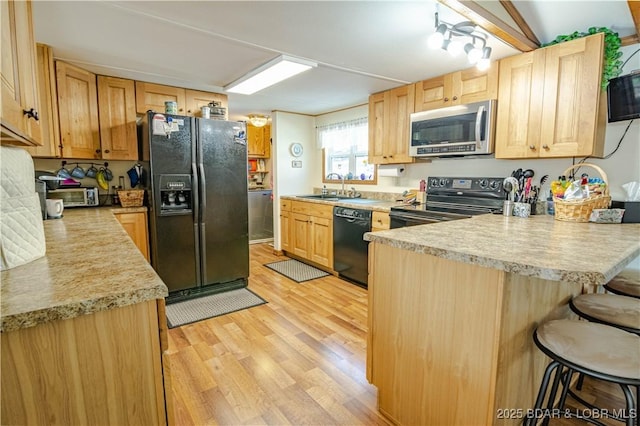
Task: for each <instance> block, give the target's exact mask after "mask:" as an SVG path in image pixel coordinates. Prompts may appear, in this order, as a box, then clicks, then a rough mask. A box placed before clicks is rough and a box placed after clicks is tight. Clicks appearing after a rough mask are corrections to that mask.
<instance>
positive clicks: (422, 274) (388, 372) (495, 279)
mask: <svg viewBox="0 0 640 426" xmlns="http://www.w3.org/2000/svg"><path fill="white" fill-rule="evenodd" d="M365 239H366V240H368V241H371V244H370V246H369V274H370V276H369V335H368V342H367V379H368V380H369V382H371V383H372V384H373V385H375V386H376V387H377V388H378V405H379V409H380V411H381V412H382V413H383V414H384V415H385V416H387V417H388V418H390V419H392V420H393V421H394V422H395V423H396V424H400V425H409V424H432V425H435V424H447V425H467V424H487V425H489V424H518V423H521V422H522V417H521V416H520V418H505V417H509V416H502V415H501V413H504V412H516V413H517V412H518V411H515V410H524V411H525V412H526V410H527V409H528V408H531V407H532V406H533V402H534V399H535V395H536V394H537V391H538V387H539V383H540V380H541V378H542V375H543V372H544V368H545V367H546V364H547V362H548V360H547V358H546V357H545V356H544V355H543V354H542V352H540V350H538V349H537V348H536V347H535V344H534V343H533V339H532V334H533V330H534V329H535V327H536V326H537V325H538V324H540V323H541V322H543V321H546V320H550V319H554V318H560V317H568V316H570V313H569V309H568V307H567V302H568V301H569V300H570V298H571V297H572V296H574V295H577V294H580V293H582V292H592V291H595V290H596V288H597V286H599V285H601V284H604V283H606V282H607V281H609V280H610V279H611V278H612V277H614V276H615V275H616V274H618V273H619V272H620V271H621V270H622V269H623V268H624V267H625V266H626V265H627V264H628V263H629V262H631V261H632V260H633V259H634V258H636V257H637V256H638V255H639V254H640V224H593V223H571V222H560V221H555V220H553V218H552V217H550V216H531V217H530V218H528V219H522V218H517V217H504V216H499V215H481V216H476V217H473V218H471V219H465V220H457V221H451V222H441V223H437V224H431V225H422V226H415V227H409V228H400V229H393V230H388V231H380V232H375V233H368V234H365ZM509 409H511V410H514V411H506V410H509ZM516 417H517V416H516Z"/></svg>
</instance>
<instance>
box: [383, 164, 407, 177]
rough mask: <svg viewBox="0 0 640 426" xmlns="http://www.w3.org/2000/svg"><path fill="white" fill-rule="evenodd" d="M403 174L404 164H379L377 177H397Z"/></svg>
mask: <svg viewBox="0 0 640 426" xmlns="http://www.w3.org/2000/svg"><path fill="white" fill-rule="evenodd" d="M403 174H404V164H393V165H392V164H381V165H379V166H378V176H385V177H398V176H402V175H403Z"/></svg>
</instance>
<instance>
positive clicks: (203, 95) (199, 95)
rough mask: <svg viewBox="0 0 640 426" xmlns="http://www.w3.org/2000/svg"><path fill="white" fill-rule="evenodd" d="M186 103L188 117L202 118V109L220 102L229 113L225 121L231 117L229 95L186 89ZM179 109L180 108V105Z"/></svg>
mask: <svg viewBox="0 0 640 426" xmlns="http://www.w3.org/2000/svg"><path fill="white" fill-rule="evenodd" d="M185 102H186V105H187V113H186V115H189V116H194V117H201V116H202V114H201V111H200V108H202V107H203V106H207V105H209V104H210V103H211V102H219V103H220V106H221V107H223V108H225V109H226V111H227V113H226V114H225V117H224V118H225V120H227V119H228V117H229V108H228V104H229V102H228V101H227V95H224V94H222V93H213V92H201V91H198V90H191V89H186V90H185ZM178 107H180V104H178Z"/></svg>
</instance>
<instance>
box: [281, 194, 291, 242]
mask: <svg viewBox="0 0 640 426" xmlns="http://www.w3.org/2000/svg"><path fill="white" fill-rule="evenodd" d="M290 224H291V201H289V200H280V248H281V249H282V250H284V251H290V250H291V225H290Z"/></svg>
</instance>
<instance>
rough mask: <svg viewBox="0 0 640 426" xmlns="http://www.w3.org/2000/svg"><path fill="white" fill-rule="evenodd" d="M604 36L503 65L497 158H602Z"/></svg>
mask: <svg viewBox="0 0 640 426" xmlns="http://www.w3.org/2000/svg"><path fill="white" fill-rule="evenodd" d="M603 47H604V36H603V34H595V35H592V36H589V37H584V38H580V39H577V40H573V41H569V42H564V43H561V44H557V45H553V46H549V47H545V48H543V49H538V50H536V51H533V52H528V53H524V54H521V55H516V56H511V57H509V58H505V59H502V60H501V61H500V81H499V95H498V117H497V125H496V158H550V157H578V156H579V157H582V156H594V157H601V156H602V155H603V152H604V133H605V128H606V115H607V109H606V96H605V95H604V92H603V91H602V90H601V87H600V81H601V78H602V61H603Z"/></svg>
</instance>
